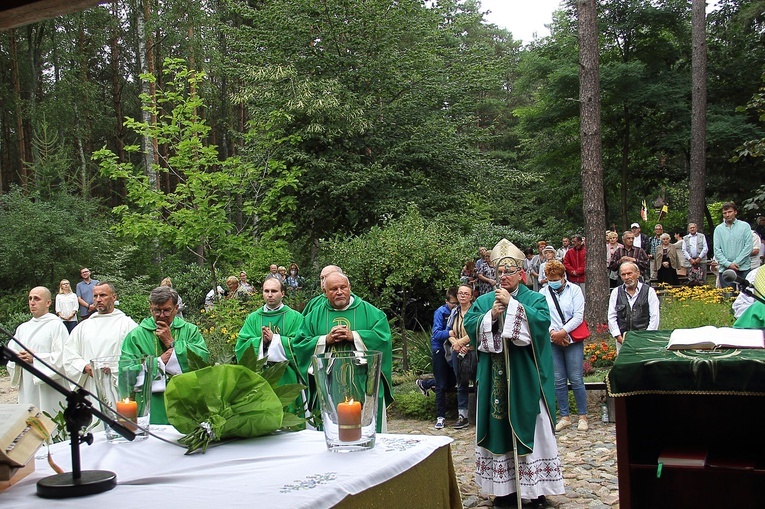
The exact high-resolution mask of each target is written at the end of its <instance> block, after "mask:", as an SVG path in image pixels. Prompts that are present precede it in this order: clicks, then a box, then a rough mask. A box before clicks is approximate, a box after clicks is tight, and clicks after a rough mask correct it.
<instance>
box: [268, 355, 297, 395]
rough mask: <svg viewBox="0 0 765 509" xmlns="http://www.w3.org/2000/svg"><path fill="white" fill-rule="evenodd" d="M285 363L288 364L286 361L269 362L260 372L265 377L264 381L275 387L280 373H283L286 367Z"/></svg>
mask: <svg viewBox="0 0 765 509" xmlns="http://www.w3.org/2000/svg"><path fill="white" fill-rule="evenodd" d="M287 364H288V362H287V361H282V362H277V363H276V364H271V365H270V366H268V367H267V368H266V369H264V370H263V373H261V375H262V376H263V378H265V379H266V381H267V382H268V383H269V384H270V385H271V387H275V386H276V384H277V383H278V382H279V379H281V377H282V375H283V374H284V371H285V370H286V369H287ZM293 399H294V397H293Z"/></svg>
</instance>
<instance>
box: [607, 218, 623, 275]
mask: <svg viewBox="0 0 765 509" xmlns="http://www.w3.org/2000/svg"><path fill="white" fill-rule="evenodd" d="M620 247H624V246H623V245H622V244H620V243H619V234H618V233H616V232H615V231H608V232H606V270H607V271H608V286H609V288H616V287H617V286H619V285H620V284H621V283H622V282H621V280H620V279H619V271H618V270H610V269H609V268H608V266H609V265H610V264H611V256H613V254H614V253H615V252H616V250H617V249H619V248H620Z"/></svg>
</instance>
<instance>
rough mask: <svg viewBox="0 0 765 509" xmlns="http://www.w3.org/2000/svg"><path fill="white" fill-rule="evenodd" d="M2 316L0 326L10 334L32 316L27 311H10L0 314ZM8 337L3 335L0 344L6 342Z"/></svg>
mask: <svg viewBox="0 0 765 509" xmlns="http://www.w3.org/2000/svg"><path fill="white" fill-rule="evenodd" d="M0 316H2V319H0V326H2V327H3V328H4V329H5V330H7V331H8V332H10V333H11V334H14V333H15V331H16V328H17V327H18V326H19V325H21V324H22V323H24V322H26V321H28V320H29V319H30V318H32V315H30V314H29V311H27V312H16V313H10V314H8V315H5V314H3V315H0ZM8 341H9V339H8V338H7V337H6V336H5V335H3V336H2V338H0V344H3V345H5V344H7V343H8Z"/></svg>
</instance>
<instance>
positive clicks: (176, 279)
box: [165, 263, 212, 320]
mask: <svg viewBox="0 0 765 509" xmlns="http://www.w3.org/2000/svg"><path fill="white" fill-rule="evenodd" d="M165 277H170V280H171V281H172V282H173V289H175V291H177V292H178V294H179V295H180V296H181V299H183V304H184V306H185V309H184V310H183V316H184V318H186V319H189V320H194V319H195V318H196V317H197V316H198V315H199V313H200V310H201V309H203V307H204V304H205V296H206V295H207V292H209V291H210V290H211V289H212V287H211V286H210V281H212V274H211V273H210V269H209V268H207V267H201V266H199V265H197V264H196V263H189V264H187V265H184V266H180V267H178V268H171V269H170V270H168V272H167V273H166V276H165Z"/></svg>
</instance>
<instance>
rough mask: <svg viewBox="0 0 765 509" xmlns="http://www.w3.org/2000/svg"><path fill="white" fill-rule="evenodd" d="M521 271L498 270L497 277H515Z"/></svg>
mask: <svg viewBox="0 0 765 509" xmlns="http://www.w3.org/2000/svg"><path fill="white" fill-rule="evenodd" d="M520 271H521V269H507V270H498V271H497V275H498V276H499V277H502V276H514V275H516V274H518V273H519V272H520Z"/></svg>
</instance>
